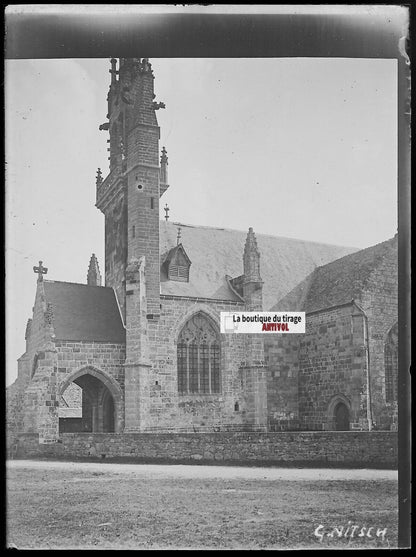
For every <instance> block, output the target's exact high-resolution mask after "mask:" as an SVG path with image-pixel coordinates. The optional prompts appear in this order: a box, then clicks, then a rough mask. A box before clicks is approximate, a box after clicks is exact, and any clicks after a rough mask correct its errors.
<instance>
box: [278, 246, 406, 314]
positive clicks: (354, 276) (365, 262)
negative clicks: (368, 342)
mask: <svg viewBox="0 0 416 557" xmlns="http://www.w3.org/2000/svg"><path fill="white" fill-rule="evenodd" d="M386 257H395V258H396V261H397V236H395V237H394V238H392V239H390V240H386V241H385V242H382V243H380V244H377V245H375V246H371V247H369V248H366V249H363V250H360V251H357V252H355V253H353V254H350V255H347V256H345V257H342V258H340V259H337V260H336V261H333V262H332V263H328V264H327V265H324V266H321V267H318V268H317V269H315V270H314V271H313V272H312V273H311V274H309V275H308V276H307V277H306V278H305V279H304V280H303V281H302V282H301V283H299V284H298V285H297V286H296V287H295V288H294V289H293V290H292V291H291V292H289V293H288V294H287V295H286V296H284V297H283V298H281V299H280V300H279V301H278V302H277V303H276V304H275V305H274V306H273V308H272V309H273V310H275V311H305V312H307V313H308V312H313V311H317V310H320V309H324V308H329V307H332V306H338V305H342V304H346V303H348V302H351V301H352V300H355V301H357V302H359V301H360V300H361V297H362V294H363V292H364V291H365V289H366V287H367V286H368V283H369V279H370V277H371V275H372V273H373V272H374V271H375V270H376V269H377V267H378V266H379V265H380V263H382V261H383V260H384V258H386Z"/></svg>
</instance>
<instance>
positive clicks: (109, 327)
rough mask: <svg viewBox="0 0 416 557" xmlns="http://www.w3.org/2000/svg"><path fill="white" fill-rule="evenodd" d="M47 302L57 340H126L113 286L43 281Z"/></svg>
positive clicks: (122, 341)
mask: <svg viewBox="0 0 416 557" xmlns="http://www.w3.org/2000/svg"><path fill="white" fill-rule="evenodd" d="M43 284H44V289H45V296H46V301H47V302H49V303H51V304H52V309H53V326H54V329H55V336H56V339H57V340H68V341H80V340H83V341H98V342H119V343H124V342H125V341H126V334H125V329H124V327H123V323H122V320H121V316H120V311H119V308H118V304H117V301H116V297H115V294H114V291H113V289H112V288H106V287H104V286H88V285H86V284H75V283H71V282H59V281H49V280H44V281H43Z"/></svg>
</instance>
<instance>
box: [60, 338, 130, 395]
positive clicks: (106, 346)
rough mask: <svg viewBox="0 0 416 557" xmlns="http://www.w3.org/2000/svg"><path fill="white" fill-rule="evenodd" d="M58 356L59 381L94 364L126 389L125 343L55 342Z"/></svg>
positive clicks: (94, 366)
mask: <svg viewBox="0 0 416 557" xmlns="http://www.w3.org/2000/svg"><path fill="white" fill-rule="evenodd" d="M55 347H56V350H57V353H58V354H57V357H58V383H59V385H61V384H62V383H63V382H64V381H65V380H66V379H67V377H68V376H69V375H70V374H71V373H73V372H75V371H77V370H81V369H83V368H87V367H88V366H92V367H93V368H97V369H99V370H100V371H103V372H104V373H105V374H107V375H109V376H110V377H112V378H113V379H114V380H115V381H117V383H118V384H119V386H120V388H121V389H122V390H124V360H125V354H126V348H125V345H124V344H118V343H110V342H94V341H88V342H72V341H71V342H68V341H63V340H59V341H56V342H55Z"/></svg>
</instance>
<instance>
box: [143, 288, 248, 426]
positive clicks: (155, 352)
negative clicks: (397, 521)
mask: <svg viewBox="0 0 416 557" xmlns="http://www.w3.org/2000/svg"><path fill="white" fill-rule="evenodd" d="M232 310H236V311H241V307H240V306H238V305H236V304H235V303H232V302H231V303H227V302H210V303H209V304H207V303H205V302H204V301H198V300H197V299H191V298H188V299H187V298H173V297H168V296H161V310H160V313H161V315H160V319H159V320H158V322H150V321H149V323H148V340H149V353H150V361H151V362H152V363H153V365H152V368H151V370H150V371H149V385H148V389H149V390H148V393H149V394H148V396H149V401H148V403H149V411H148V414H147V417H146V423H145V428H146V431H150V430H166V431H169V430H183V429H185V430H189V431H192V430H193V429H194V428H198V429H200V428H205V429H207V430H209V431H217V430H219V429H232V428H233V427H235V428H241V426H242V424H244V423H245V421H246V413H247V408H246V406H247V392H246V391H245V376H244V373H243V372H242V370H240V366H241V364H242V362H243V361H244V360H245V358H246V355H245V344H244V338H243V335H221V365H220V370H221V377H220V383H221V389H220V393H218V394H211V395H209V394H204V395H202V394H201V395H181V394H179V392H178V375H177V339H178V336H179V333H180V331H181V329H182V327H183V325H184V324H185V323H186V321H187V320H188V319H189V318H190V317H191V316H192V315H194V314H195V313H196V312H198V311H202V312H203V313H204V314H206V315H207V316H208V317H209V318H211V319H212V320H213V321H214V322H215V323H216V324H217V325H218V330H219V323H220V312H221V311H232ZM236 403H238V410H236Z"/></svg>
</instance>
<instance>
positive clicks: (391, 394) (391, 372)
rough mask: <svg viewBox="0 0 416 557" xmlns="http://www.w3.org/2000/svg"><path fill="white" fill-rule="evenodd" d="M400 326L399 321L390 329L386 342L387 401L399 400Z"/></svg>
mask: <svg viewBox="0 0 416 557" xmlns="http://www.w3.org/2000/svg"><path fill="white" fill-rule="evenodd" d="M397 349H398V327H397V323H396V324H395V325H393V327H392V328H391V329H390V331H389V333H388V335H387V338H386V342H385V344H384V373H385V389H386V402H395V401H397V376H398V351H397Z"/></svg>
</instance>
